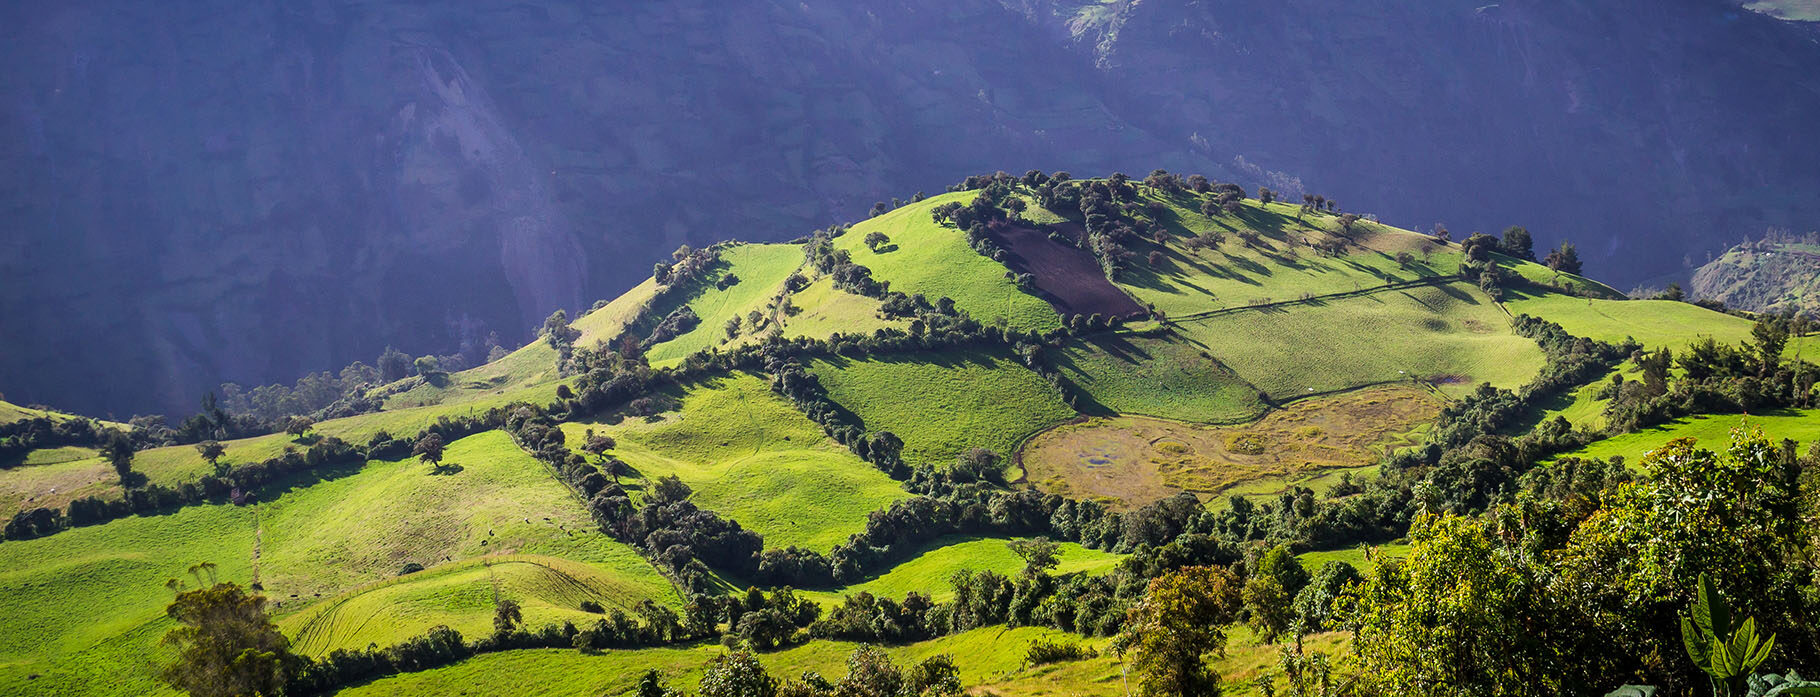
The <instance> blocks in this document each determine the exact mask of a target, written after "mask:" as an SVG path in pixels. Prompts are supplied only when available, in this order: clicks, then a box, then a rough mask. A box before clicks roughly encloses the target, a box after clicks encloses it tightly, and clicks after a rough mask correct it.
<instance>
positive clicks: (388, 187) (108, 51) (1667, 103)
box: [0, 0, 1820, 416]
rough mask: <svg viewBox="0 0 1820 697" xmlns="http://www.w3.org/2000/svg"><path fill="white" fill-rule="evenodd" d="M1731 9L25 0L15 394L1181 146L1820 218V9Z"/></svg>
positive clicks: (399, 326)
mask: <svg viewBox="0 0 1820 697" xmlns="http://www.w3.org/2000/svg"><path fill="white" fill-rule="evenodd" d="M1791 26H1792V25H1790V24H1788V23H1784V22H1777V21H1775V20H1772V19H1769V18H1767V17H1764V16H1762V15H1757V14H1755V13H1750V12H1741V11H1739V10H1737V8H1736V7H1735V6H1733V5H1730V4H1727V3H1725V2H1720V1H1719V0H1711V1H1710V2H1709V1H1706V0H1700V1H1696V0H1651V1H1649V2H1644V1H1643V0H1601V1H1598V2H1577V3H1560V2H1557V1H1554V0H1546V1H1545V0H1521V1H1519V2H1506V3H1502V4H1491V5H1486V4H1484V3H1483V2H1454V1H1453V0H1440V1H1438V2H1422V3H1411V2H1402V3H1393V2H1388V0H1366V1H1365V2H1363V3H1340V4H1336V3H1329V2H1313V1H1312V0H1290V1H1289V2H1282V1H1280V0H1270V1H1268V2H1266V1H1265V0H1240V1H1238V2H1220V3H1213V2H1197V1H1193V0H1144V1H1143V2H1136V1H1129V2H1111V3H1104V2H1092V3H1086V2H1081V1H1079V0H1075V1H1073V2H1063V1H1061V0H1002V2H1001V3H999V4H991V3H985V4H982V3H978V2H965V1H963V0H925V1H920V2H909V1H908V0H898V1H879V2H814V1H812V2H769V1H753V2H702V1H699V0H695V1H691V0H681V1H678V2H666V3H624V4H611V3H608V4H603V3H584V2H573V1H559V0H544V1H539V2H523V1H516V0H515V1H511V2H507V1H504V0H473V1H470V2H461V3H431V2H414V1H403V0H374V1H364V2H355V1H352V0H347V1H343V0H316V1H314V2H282V3H281V2H272V1H270V0H240V1H238V2H219V1H204V0H173V1H171V2H161V3H133V2H125V1H124V0H90V1H87V2H83V1H77V2H49V1H47V0H30V1H28V2H20V3H8V4H6V5H5V6H4V7H0V65H4V66H5V68H6V69H5V70H0V211H3V212H4V215H5V225H6V228H5V230H6V232H5V234H4V235H0V342H3V343H0V390H5V391H6V394H8V396H9V398H11V399H13V400H14V401H19V400H24V401H45V402H53V403H57V404H59V405H63V406H66V407H70V408H76V409H83V410H89V411H97V412H105V411H112V412H114V413H116V414H119V415H122V416H124V415H125V414H127V413H130V412H133V411H151V410H184V409H188V408H190V407H191V406H192V405H193V404H194V402H195V399H196V398H197V396H198V395H199V394H200V393H201V392H202V391H203V390H206V389H207V388H209V387H210V386H212V385H214V384H216V383H218V382H220V381H223V380H234V381H238V382H241V383H257V382H268V381H274V380H289V379H292V378H294V377H295V376H296V375H297V374H298V373H301V372H303V371H305V370H320V369H325V368H333V367H337V366H339V365H342V364H345V363H346V362H348V361H349V360H353V359H356V358H360V359H366V360H369V361H370V360H371V357H372V356H375V355H377V353H378V352H379V351H380V349H382V348H383V347H384V346H386V345H387V344H394V345H397V346H399V347H400V348H403V349H405V350H407V351H409V352H411V353H426V352H431V351H435V352H443V353H446V352H449V351H451V350H454V349H455V348H456V347H457V346H459V345H461V344H462V343H463V342H468V343H470V344H472V343H473V342H474V341H476V340H477V339H478V338H479V337H481V336H484V335H485V334H486V333H488V332H498V333H499V334H501V335H502V336H503V337H505V338H506V339H507V340H508V341H523V340H525V339H527V338H529V335H530V329H531V327H533V326H534V325H535V324H536V323H537V322H539V321H540V320H541V318H542V317H543V316H544V315H546V314H547V313H548V312H549V311H551V310H553V309H555V308H557V307H567V308H571V309H574V308H577V307H580V306H585V305H586V304H587V303H589V302H591V301H592V300H593V299H595V298H599V297H607V296H612V295H614V294H616V293H617V292H618V291H620V290H622V289H623V288H625V287H627V286H629V285H631V284H632V283H634V282H636V281H637V280H638V279H639V278H641V277H642V276H644V275H645V274H647V273H649V271H650V265H651V262H652V260H653V259H654V258H656V256H657V255H659V254H663V253H665V252H667V251H668V250H669V249H671V248H673V247H674V246H675V245H677V244H679V243H682V242H692V243H701V242H707V241H712V240H715V239H722V238H731V237H740V238H747V239H760V238H769V239H786V238H790V237H795V236H797V235H801V234H803V233H804V232H806V231H807V230H808V229H810V228H812V227H816V226H819V225H824V224H827V223H831V222H836V221H840V220H846V219H851V218H854V217H856V216H858V215H860V214H862V213H863V211H865V210H866V209H868V208H870V207H871V204H872V203H873V202H874V201H878V200H888V199H889V198H890V197H892V196H905V197H907V196H909V195H910V194H911V193H913V192H915V191H917V190H919V189H921V190H926V191H935V190H937V189H940V188H941V187H943V186H944V185H945V184H947V183H950V182H951V181H954V180H957V179H958V178H960V177H962V176H964V175H966V174H969V173H975V172H980V171H991V170H997V169H1015V170H1020V171H1021V170H1022V169H1026V168H1032V167H1034V168H1042V169H1045V170H1053V169H1070V170H1073V171H1075V172H1076V173H1079V174H1097V173H1103V172H1108V171H1112V170H1115V169H1118V170H1126V171H1129V172H1131V173H1133V174H1142V173H1143V172H1145V171H1147V170H1148V169H1149V168H1151V167H1156V166H1161V167H1166V168H1169V169H1173V170H1181V171H1200V172H1205V173H1207V174H1209V175H1211V176H1215V177H1220V178H1226V179H1238V180H1241V181H1244V182H1245V183H1246V184H1247V185H1248V186H1255V185H1257V184H1259V183H1266V182H1271V183H1275V184H1276V185H1277V187H1278V188H1284V186H1285V185H1289V186H1293V185H1294V184H1295V182H1296V179H1295V178H1296V177H1299V178H1300V181H1301V182H1306V186H1307V187H1308V188H1309V189H1310V190H1311V191H1315V192H1318V193H1323V194H1326V195H1329V196H1332V197H1334V198H1336V199H1338V200H1339V201H1341V203H1342V205H1345V206H1347V207H1349V208H1356V209H1360V210H1363V211H1367V212H1372V211H1375V212H1378V213H1380V214H1383V215H1384V216H1386V218H1387V219H1389V220H1392V221H1395V222H1399V223H1403V224H1406V225H1422V226H1426V225H1427V224H1428V223H1431V222H1434V221H1445V222H1447V223H1448V224H1449V226H1450V227H1452V228H1454V229H1455V230H1459V231H1462V232H1464V231H1470V230H1471V229H1474V228H1481V229H1487V230H1490V229H1494V228H1501V227H1502V226H1503V225H1506V224H1513V223H1521V224H1525V225H1528V226H1529V227H1530V229H1531V230H1534V231H1535V232H1536V234H1537V236H1538V238H1539V242H1542V243H1553V242H1555V241H1558V240H1559V239H1562V238H1569V237H1571V238H1573V239H1575V240H1577V241H1579V242H1580V243H1581V246H1582V249H1583V250H1585V251H1586V252H1588V254H1587V255H1586V256H1587V257H1588V258H1589V268H1591V269H1592V270H1594V271H1595V272H1597V273H1598V274H1600V275H1601V276H1606V277H1610V278H1613V280H1615V281H1617V282H1620V283H1625V282H1628V281H1630V280H1633V279H1636V278H1641V277H1644V276H1648V275H1651V274H1653V273H1656V272H1659V271H1661V270H1662V269H1664V268H1672V267H1673V266H1674V265H1676V264H1678V263H1679V260H1680V259H1681V258H1682V255H1683V253H1684V252H1686V251H1688V250H1689V249H1695V248H1702V247H1703V246H1714V244H1713V243H1711V242H1710V240H1709V239H1708V237H1707V236H1712V237H1714V238H1722V239H1727V240H1729V239H1735V237H1736V234H1737V233H1739V232H1744V231H1752V230H1760V229H1762V228H1763V227H1764V226H1765V225H1766V224H1790V223H1794V222H1798V221H1800V220H1812V219H1814V218H1815V217H1816V215H1817V214H1820V201H1816V200H1815V198H1814V197H1813V196H1812V194H1811V192H1812V191H1814V190H1816V184H1820V182H1817V181H1816V179H1817V178H1820V167H1816V166H1815V165H1814V163H1815V162H1820V149H1817V146H1816V143H1815V142H1814V138H1813V136H1812V135H1811V123H1812V122H1813V120H1814V118H1815V116H1816V115H1817V114H1820V110H1816V104H1820V93H1817V92H1816V89H1817V88H1816V84H1817V83H1816V77H1815V75H1814V74H1813V71H1812V70H1811V68H1812V66H1814V65H1820V45H1816V44H1815V43H1814V41H1813V38H1812V37H1813V36H1814V34H1813V33H1812V32H1810V31H1805V30H1795V29H1791V28H1789V27H1791Z"/></svg>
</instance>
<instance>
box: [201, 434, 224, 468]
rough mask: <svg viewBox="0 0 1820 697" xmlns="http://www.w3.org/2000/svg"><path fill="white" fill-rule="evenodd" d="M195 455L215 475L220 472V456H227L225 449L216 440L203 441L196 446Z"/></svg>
mask: <svg viewBox="0 0 1820 697" xmlns="http://www.w3.org/2000/svg"><path fill="white" fill-rule="evenodd" d="M196 454H198V455H201V456H202V459H203V460H204V461H206V462H208V463H209V468H210V469H213V470H215V472H216V473H217V474H219V473H220V472H221V456H222V455H226V454H227V448H225V447H223V446H222V445H221V441H218V440H205V441H202V442H201V443H197V444H196Z"/></svg>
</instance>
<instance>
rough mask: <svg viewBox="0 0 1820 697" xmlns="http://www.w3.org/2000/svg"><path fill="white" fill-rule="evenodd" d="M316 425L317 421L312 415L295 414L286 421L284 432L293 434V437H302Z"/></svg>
mask: <svg viewBox="0 0 1820 697" xmlns="http://www.w3.org/2000/svg"><path fill="white" fill-rule="evenodd" d="M315 427H316V421H315V420H313V419H311V418H310V417H308V416H293V417H291V418H290V420H289V421H286V422H285V424H284V432H285V433H289V434H291V437H292V438H302V437H303V434H305V433H309V432H310V429H312V428H315Z"/></svg>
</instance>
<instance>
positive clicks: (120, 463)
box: [101, 431, 133, 486]
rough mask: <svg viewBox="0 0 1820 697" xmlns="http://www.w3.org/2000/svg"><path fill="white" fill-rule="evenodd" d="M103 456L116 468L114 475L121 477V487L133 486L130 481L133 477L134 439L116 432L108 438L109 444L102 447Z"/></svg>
mask: <svg viewBox="0 0 1820 697" xmlns="http://www.w3.org/2000/svg"><path fill="white" fill-rule="evenodd" d="M101 454H102V456H104V457H106V458H107V461H108V464H111V465H113V466H114V473H115V474H118V475H120V486H132V485H131V484H130V483H129V480H130V479H131V478H132V475H133V439H131V438H128V437H127V436H126V434H124V433H121V432H119V431H114V432H113V434H112V435H110V436H108V439H107V444H106V445H103V446H102V447H101Z"/></svg>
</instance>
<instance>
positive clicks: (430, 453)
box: [411, 433, 445, 470]
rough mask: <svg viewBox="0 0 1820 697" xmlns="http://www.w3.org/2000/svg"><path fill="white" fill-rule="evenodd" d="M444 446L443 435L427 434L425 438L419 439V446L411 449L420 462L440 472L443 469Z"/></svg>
mask: <svg viewBox="0 0 1820 697" xmlns="http://www.w3.org/2000/svg"><path fill="white" fill-rule="evenodd" d="M444 445H445V444H444V443H443V442H442V434H440V433H429V434H425V435H424V437H422V438H418V439H417V444H416V445H415V446H413V447H412V448H411V454H412V455H416V456H417V459H418V460H419V461H422V462H424V463H425V464H428V465H429V466H430V467H432V468H435V469H438V470H440V469H442V451H443V447H444Z"/></svg>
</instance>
